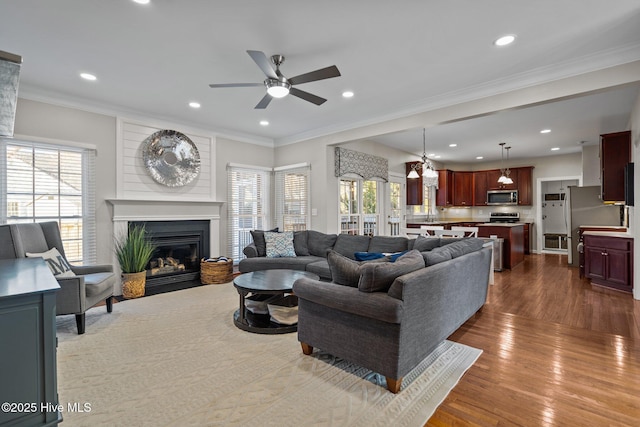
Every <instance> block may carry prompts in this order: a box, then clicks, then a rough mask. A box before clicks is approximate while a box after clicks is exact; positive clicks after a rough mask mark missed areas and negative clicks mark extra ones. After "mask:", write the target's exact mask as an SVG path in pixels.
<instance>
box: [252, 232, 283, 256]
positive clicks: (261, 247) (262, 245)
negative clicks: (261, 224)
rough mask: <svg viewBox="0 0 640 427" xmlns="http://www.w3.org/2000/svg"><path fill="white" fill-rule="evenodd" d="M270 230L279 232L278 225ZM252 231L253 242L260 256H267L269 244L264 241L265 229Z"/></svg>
mask: <svg viewBox="0 0 640 427" xmlns="http://www.w3.org/2000/svg"><path fill="white" fill-rule="evenodd" d="M269 231H273V232H278V227H276V228H274V229H273V230H269ZM250 233H251V237H252V238H253V244H254V245H255V247H256V251H257V252H258V256H265V255H266V254H267V245H266V242H265V241H264V230H251V231H250Z"/></svg>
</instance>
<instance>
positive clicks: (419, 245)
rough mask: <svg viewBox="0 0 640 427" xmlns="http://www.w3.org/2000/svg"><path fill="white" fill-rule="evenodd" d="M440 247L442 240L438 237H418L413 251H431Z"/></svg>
mask: <svg viewBox="0 0 640 427" xmlns="http://www.w3.org/2000/svg"><path fill="white" fill-rule="evenodd" d="M439 246H440V239H439V238H437V237H424V236H418V238H417V239H416V240H415V242H414V243H413V249H415V250H417V251H420V252H425V251H430V250H431V249H435V248H437V247H439Z"/></svg>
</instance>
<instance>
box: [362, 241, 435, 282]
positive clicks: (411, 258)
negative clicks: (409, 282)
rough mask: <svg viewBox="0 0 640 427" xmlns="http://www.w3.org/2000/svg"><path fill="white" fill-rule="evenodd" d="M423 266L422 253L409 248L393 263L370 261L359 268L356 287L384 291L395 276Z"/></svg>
mask: <svg viewBox="0 0 640 427" xmlns="http://www.w3.org/2000/svg"><path fill="white" fill-rule="evenodd" d="M421 268H424V259H423V258H422V254H420V252H418V251H416V250H411V251H409V252H407V253H406V254H404V255H402V256H401V257H399V258H398V259H397V260H396V262H393V263H375V264H374V263H370V264H365V265H363V266H362V267H361V268H360V280H359V281H358V289H359V290H360V291H362V292H378V291H383V292H386V291H388V290H389V288H390V287H391V284H392V283H393V281H394V280H396V278H397V277H399V276H402V275H405V274H407V273H411V272H412V271H416V270H419V269H421Z"/></svg>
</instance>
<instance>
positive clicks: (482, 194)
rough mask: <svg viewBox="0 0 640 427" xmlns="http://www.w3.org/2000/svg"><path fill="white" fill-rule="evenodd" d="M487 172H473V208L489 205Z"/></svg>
mask: <svg viewBox="0 0 640 427" xmlns="http://www.w3.org/2000/svg"><path fill="white" fill-rule="evenodd" d="M487 172H489V171H476V172H473V206H486V205H487V189H488V188H487ZM496 179H497V178H496Z"/></svg>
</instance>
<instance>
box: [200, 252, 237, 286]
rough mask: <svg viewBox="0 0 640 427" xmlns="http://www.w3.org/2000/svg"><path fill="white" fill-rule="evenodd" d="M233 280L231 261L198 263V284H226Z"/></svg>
mask: <svg viewBox="0 0 640 427" xmlns="http://www.w3.org/2000/svg"><path fill="white" fill-rule="evenodd" d="M231 280H233V260H232V259H231V258H229V260H228V261H226V262H224V261H221V262H205V261H204V259H203V260H202V261H200V282H202V284H203V285H213V284H221V283H228V282H230V281H231Z"/></svg>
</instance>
